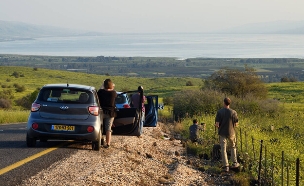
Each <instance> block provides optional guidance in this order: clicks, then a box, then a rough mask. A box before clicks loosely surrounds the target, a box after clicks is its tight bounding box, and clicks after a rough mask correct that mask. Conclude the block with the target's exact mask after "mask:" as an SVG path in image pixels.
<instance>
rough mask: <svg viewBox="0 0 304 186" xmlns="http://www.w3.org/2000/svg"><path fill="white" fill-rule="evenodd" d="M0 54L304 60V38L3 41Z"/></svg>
mask: <svg viewBox="0 0 304 186" xmlns="http://www.w3.org/2000/svg"><path fill="white" fill-rule="evenodd" d="M0 54H22V55H50V56H116V57H137V56H143V57H176V58H197V57H206V58H207V57H209V58H304V35H288V34H194V33H187V34H185V33H183V34H104V35H102V36H77V37H46V38H35V39H33V40H16V41H7V42H0Z"/></svg>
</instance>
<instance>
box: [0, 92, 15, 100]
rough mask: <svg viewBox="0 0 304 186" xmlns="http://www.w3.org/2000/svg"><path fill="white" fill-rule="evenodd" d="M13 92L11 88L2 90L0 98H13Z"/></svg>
mask: <svg viewBox="0 0 304 186" xmlns="http://www.w3.org/2000/svg"><path fill="white" fill-rule="evenodd" d="M14 97H15V96H14V93H13V91H12V90H2V92H0V98H2V99H7V100H10V99H14Z"/></svg>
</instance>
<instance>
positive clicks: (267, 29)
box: [216, 21, 304, 34]
mask: <svg viewBox="0 0 304 186" xmlns="http://www.w3.org/2000/svg"><path fill="white" fill-rule="evenodd" d="M216 33H232V34H304V21H273V22H264V23H253V24H245V25H242V26H238V27H233V28H230V29H223V30H220V31H216Z"/></svg>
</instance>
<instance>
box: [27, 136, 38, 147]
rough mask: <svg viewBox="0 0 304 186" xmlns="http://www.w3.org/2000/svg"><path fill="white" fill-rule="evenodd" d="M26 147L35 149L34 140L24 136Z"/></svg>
mask: <svg viewBox="0 0 304 186" xmlns="http://www.w3.org/2000/svg"><path fill="white" fill-rule="evenodd" d="M26 145H27V146H28V147H35V146H36V139H35V138H30V137H29V136H28V135H26Z"/></svg>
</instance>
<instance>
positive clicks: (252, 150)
mask: <svg viewBox="0 0 304 186" xmlns="http://www.w3.org/2000/svg"><path fill="white" fill-rule="evenodd" d="M252 152H253V159H254V160H255V151H254V139H253V137H252Z"/></svg>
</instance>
